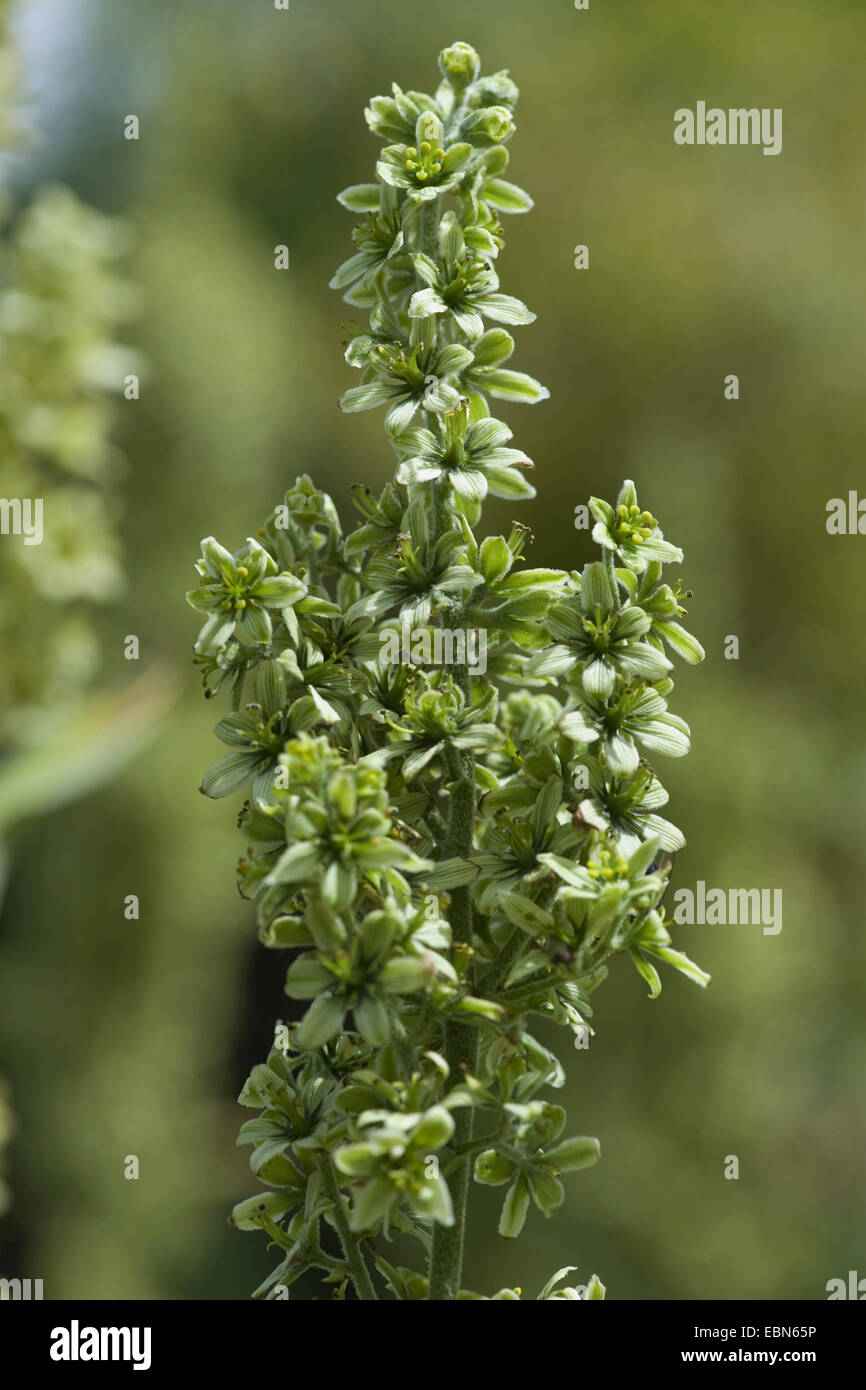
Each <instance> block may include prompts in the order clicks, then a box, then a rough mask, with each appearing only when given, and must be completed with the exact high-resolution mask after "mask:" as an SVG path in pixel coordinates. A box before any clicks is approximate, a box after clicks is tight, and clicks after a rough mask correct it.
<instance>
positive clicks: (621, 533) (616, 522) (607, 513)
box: [589, 480, 683, 573]
mask: <svg viewBox="0 0 866 1390" xmlns="http://www.w3.org/2000/svg"><path fill="white" fill-rule="evenodd" d="M589 509H590V511H591V512H592V514H593V516H594V517H595V519H596V525H595V526H594V527H593V531H592V538H593V540H594V541H595V542H596V544H597V545H600V546H603V547H604V549H605V550H612V551H614V553H615V554H616V555H618V556H619V558H620V559H621V560H622V562H623V564H624V565H627V566H628V568H629V569H632V570H635V571H637V572H638V573H639V572H640V571H642V570H645V569H646V567H647V565H648V564H649V563H650V561H651V560H658V561H660V562H661V563H662V564H666V563H669V562H674V561H676V562H679V561H681V560H682V558H683V552H682V551H681V550H680V549H679V548H678V547H677V546H675V545H671V544H670V543H669V542H668V541H666V540H665V539H664V538H663V536H662V533H661V530H660V529H659V524H658V522H657V521H656V519H655V517H654V516H653V515H652V514H651V513H650V512H642V511H641V509H640V507H639V506H638V500H637V492H636V491H635V485H634V483H633V482H630V481H629V480H626V482H624V483H623V485H622V488H621V489H620V493H619V496H618V497H617V499H616V510H615V511H614V509H613V507H612V506H611V505H610V503H609V502H604V501H602V500H601V498H599V497H591V498H590V499H589Z"/></svg>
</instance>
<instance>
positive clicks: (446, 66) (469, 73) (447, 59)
mask: <svg viewBox="0 0 866 1390" xmlns="http://www.w3.org/2000/svg"><path fill="white" fill-rule="evenodd" d="M439 71H440V72H441V74H442V76H443V77H445V78H447V79H448V81H449V82H450V83H451V85H452V87H455V88H456V89H457V91H462V90H463V88H464V87H468V85H469V83H470V82H474V81H475V79H476V77H477V76H478V74H479V72H480V71H481V59H480V58H479V56H478V54H477V53H476V52H475V49H474V48H473V47H472V45H471V44H468V43H452V45H451V47H450V48H443V50H442V52H441V53H440V54H439Z"/></svg>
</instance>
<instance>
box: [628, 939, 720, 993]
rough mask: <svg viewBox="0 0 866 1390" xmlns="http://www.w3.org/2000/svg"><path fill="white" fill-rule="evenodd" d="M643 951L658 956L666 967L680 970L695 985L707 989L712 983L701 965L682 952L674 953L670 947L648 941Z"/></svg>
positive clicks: (644, 942)
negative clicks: (670, 966)
mask: <svg viewBox="0 0 866 1390" xmlns="http://www.w3.org/2000/svg"><path fill="white" fill-rule="evenodd" d="M641 949H642V950H644V951H650V952H651V953H652V954H653V955H654V956H658V958H659V960H663V961H664V962H665V964H666V965H672V966H673V967H674V970H679V971H680V973H681V974H682V975H685V976H687V978H688V979H690V980H694V982H695V984H696V985H700V986H701V987H702V988H703V989H706V987H707V985H708V984H709V983H710V978H711V977H710V976H709V975H708V974H707V972H706V971H705V970H701V968H700V966H699V965H695V963H694V961H693V960H689V958H688V956H684V955H683V954H682V952H681V951H673V950H671V949H670V947H668V946H655V945H650V943H649V942H646V941H642V942H641Z"/></svg>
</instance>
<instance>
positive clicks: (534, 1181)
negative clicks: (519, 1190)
mask: <svg viewBox="0 0 866 1390" xmlns="http://www.w3.org/2000/svg"><path fill="white" fill-rule="evenodd" d="M529 1190H530V1192H531V1194H532V1200H533V1202H534V1203H535V1205H536V1206H537V1207H538V1210H539V1211H540V1212H542V1213H543V1214H544V1215H545V1216H552V1215H553V1213H554V1212H555V1211H556V1210H558V1208H559V1207H561V1206H562V1204H563V1202H564V1201H565V1188H564V1187H563V1185H562V1183H561V1182H560V1181H559V1178H555V1177H554V1176H553V1174H552V1173H547V1172H545V1171H544V1169H542V1168H534V1169H533V1170H532V1172H531V1173H530V1174H529Z"/></svg>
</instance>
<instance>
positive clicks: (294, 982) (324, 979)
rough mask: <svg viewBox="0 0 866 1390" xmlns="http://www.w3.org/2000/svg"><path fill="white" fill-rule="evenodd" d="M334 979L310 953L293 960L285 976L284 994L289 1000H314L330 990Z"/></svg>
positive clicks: (307, 952)
mask: <svg viewBox="0 0 866 1390" xmlns="http://www.w3.org/2000/svg"><path fill="white" fill-rule="evenodd" d="M333 983H334V977H333V975H332V974H331V972H330V970H328V968H327V967H326V966H324V965H323V964H322V962H321V961H320V960H319V958H318V956H316V955H314V954H313V952H312V951H305V952H304V954H303V955H302V956H298V959H297V960H293V961H292V963H291V965H290V966H289V969H288V972H287V974H286V994H287V995H288V996H289V998H290V999H315V998H316V996H317V995H318V994H322V993H323V992H324V991H325V990H326V989H330V988H331V986H332V985H333Z"/></svg>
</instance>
